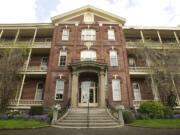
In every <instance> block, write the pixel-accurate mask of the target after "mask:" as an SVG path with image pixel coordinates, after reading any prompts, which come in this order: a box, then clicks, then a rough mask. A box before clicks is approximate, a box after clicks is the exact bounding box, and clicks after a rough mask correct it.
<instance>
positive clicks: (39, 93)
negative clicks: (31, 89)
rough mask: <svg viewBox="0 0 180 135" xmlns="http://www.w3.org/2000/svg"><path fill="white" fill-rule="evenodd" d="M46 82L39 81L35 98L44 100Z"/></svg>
mask: <svg viewBox="0 0 180 135" xmlns="http://www.w3.org/2000/svg"><path fill="white" fill-rule="evenodd" d="M43 87H44V83H42V82H41V83H38V84H37V89H36V95H35V100H42V95H43Z"/></svg>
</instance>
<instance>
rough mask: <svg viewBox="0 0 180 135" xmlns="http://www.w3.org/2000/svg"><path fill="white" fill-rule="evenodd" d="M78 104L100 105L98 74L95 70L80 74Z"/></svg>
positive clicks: (81, 105)
mask: <svg viewBox="0 0 180 135" xmlns="http://www.w3.org/2000/svg"><path fill="white" fill-rule="evenodd" d="M78 86H79V92H78V97H79V101H78V106H80V107H87V106H90V107H96V106H98V75H97V73H93V72H83V73H80V74H79V85H78Z"/></svg>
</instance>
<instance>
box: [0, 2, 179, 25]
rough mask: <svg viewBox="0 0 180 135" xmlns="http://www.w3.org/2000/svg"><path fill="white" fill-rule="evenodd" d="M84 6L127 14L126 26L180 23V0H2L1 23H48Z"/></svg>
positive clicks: (0, 3)
mask: <svg viewBox="0 0 180 135" xmlns="http://www.w3.org/2000/svg"><path fill="white" fill-rule="evenodd" d="M85 5H92V6H95V7H97V8H100V9H103V10H106V11H109V12H111V13H114V14H116V15H118V16H121V17H124V18H126V25H137V26H177V25H179V24H180V0H0V23H46V22H50V17H52V16H55V15H58V14H61V13H64V12H67V11H71V10H73V9H76V8H80V7H82V6H85Z"/></svg>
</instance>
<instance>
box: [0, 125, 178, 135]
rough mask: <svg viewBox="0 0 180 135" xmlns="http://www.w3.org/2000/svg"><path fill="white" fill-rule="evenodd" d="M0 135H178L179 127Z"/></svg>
mask: <svg viewBox="0 0 180 135" xmlns="http://www.w3.org/2000/svg"><path fill="white" fill-rule="evenodd" d="M0 135H180V129H151V128H137V127H127V126H125V127H122V128H113V129H60V128H53V127H48V128H41V129H27V130H0Z"/></svg>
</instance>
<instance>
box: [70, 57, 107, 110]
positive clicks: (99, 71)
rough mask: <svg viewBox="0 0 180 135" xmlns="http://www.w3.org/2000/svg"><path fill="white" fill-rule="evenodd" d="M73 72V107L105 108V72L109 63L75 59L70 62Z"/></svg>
mask: <svg viewBox="0 0 180 135" xmlns="http://www.w3.org/2000/svg"><path fill="white" fill-rule="evenodd" d="M69 69H70V70H71V73H72V77H71V78H72V87H71V107H72V108H76V107H82V106H85V107H86V106H92V107H96V106H98V107H101V108H105V106H106V105H105V72H106V70H107V63H105V62H101V61H98V60H97V59H96V61H81V60H80V61H77V62H76V61H75V62H72V63H70V65H69Z"/></svg>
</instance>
